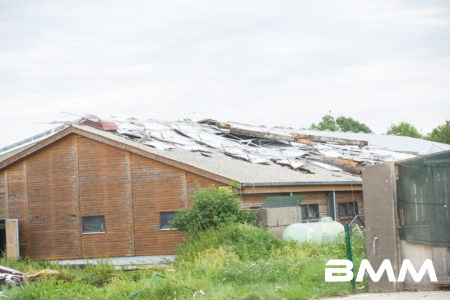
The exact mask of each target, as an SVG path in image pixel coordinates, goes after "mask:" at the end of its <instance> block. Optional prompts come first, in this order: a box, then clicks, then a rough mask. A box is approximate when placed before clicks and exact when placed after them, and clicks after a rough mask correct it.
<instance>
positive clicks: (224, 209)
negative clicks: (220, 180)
mask: <svg viewBox="0 0 450 300" xmlns="http://www.w3.org/2000/svg"><path fill="white" fill-rule="evenodd" d="M192 197H193V203H192V206H191V207H189V208H186V209H183V210H180V211H177V212H176V214H175V217H174V218H173V219H172V221H171V222H170V224H171V225H172V226H173V227H175V228H177V229H178V230H181V231H186V232H188V233H190V234H197V233H199V232H201V231H203V230H205V229H207V228H211V227H213V228H217V227H218V226H219V225H223V224H225V223H253V224H254V223H255V222H256V215H255V214H254V213H253V212H250V211H246V210H241V203H240V201H239V197H238V193H237V189H236V188H235V187H232V188H231V189H224V188H218V187H215V186H211V187H209V188H207V189H198V190H197V191H196V192H194V193H193V194H192Z"/></svg>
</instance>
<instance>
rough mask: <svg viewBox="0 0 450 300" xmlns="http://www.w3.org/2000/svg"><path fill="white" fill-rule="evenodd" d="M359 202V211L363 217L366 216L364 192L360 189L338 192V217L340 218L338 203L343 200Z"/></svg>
mask: <svg viewBox="0 0 450 300" xmlns="http://www.w3.org/2000/svg"><path fill="white" fill-rule="evenodd" d="M353 201H356V202H357V203H358V213H359V215H360V216H361V217H364V202H363V193H362V192H360V191H356V192H336V217H337V218H338V219H339V211H338V207H339V205H338V203H342V202H353Z"/></svg>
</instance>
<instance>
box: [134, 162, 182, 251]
mask: <svg viewBox="0 0 450 300" xmlns="http://www.w3.org/2000/svg"><path fill="white" fill-rule="evenodd" d="M131 160H132V169H131V174H132V183H133V198H134V201H135V203H134V236H135V254H136V255H158V254H174V253H175V245H176V244H177V243H179V242H181V241H182V240H183V238H184V234H183V233H181V232H179V231H173V230H161V229H160V222H159V221H160V220H159V217H160V212H172V211H177V210H179V209H182V208H184V207H185V206H186V200H187V199H186V172H185V171H183V170H180V169H177V168H174V167H171V166H168V165H164V164H162V163H159V162H157V161H153V160H149V159H147V158H145V157H141V156H138V155H134V154H132V156H131Z"/></svg>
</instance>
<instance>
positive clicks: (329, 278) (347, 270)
mask: <svg viewBox="0 0 450 300" xmlns="http://www.w3.org/2000/svg"><path fill="white" fill-rule="evenodd" d="M326 266H344V268H325V281H326V282H346V281H350V280H352V279H353V272H352V268H353V263H352V262H351V261H349V260H347V259H331V260H329V261H328V262H327V264H326ZM333 274H345V275H333Z"/></svg>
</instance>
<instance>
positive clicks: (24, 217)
mask: <svg viewBox="0 0 450 300" xmlns="http://www.w3.org/2000/svg"><path fill="white" fill-rule="evenodd" d="M6 176H7V177H8V182H7V185H6V188H7V191H8V194H7V197H8V210H9V217H10V218H11V219H19V241H20V242H19V243H20V250H19V251H20V253H21V255H22V256H27V255H28V253H29V246H30V242H29V237H30V235H29V225H28V199H27V181H26V177H27V175H26V162H25V161H21V162H18V163H16V164H14V165H12V166H10V167H9V168H8V169H7V171H6Z"/></svg>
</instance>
